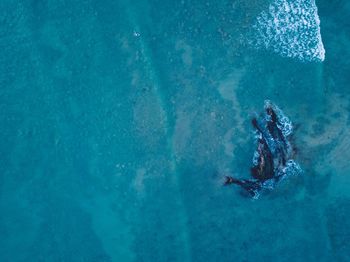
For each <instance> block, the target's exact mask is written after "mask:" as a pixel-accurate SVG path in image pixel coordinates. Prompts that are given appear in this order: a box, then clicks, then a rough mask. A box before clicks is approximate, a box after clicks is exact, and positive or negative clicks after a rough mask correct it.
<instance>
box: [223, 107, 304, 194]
mask: <svg viewBox="0 0 350 262" xmlns="http://www.w3.org/2000/svg"><path fill="white" fill-rule="evenodd" d="M252 125H253V127H254V128H255V134H256V139H257V149H256V151H255V153H254V158H253V166H252V168H251V176H252V177H251V178H249V179H237V178H234V177H231V176H226V181H225V185H229V184H236V185H239V186H240V187H241V188H243V189H244V190H246V191H247V192H248V193H249V194H250V195H251V196H252V197H253V198H258V197H259V195H260V192H261V191H262V190H272V189H274V188H275V186H276V185H277V184H278V183H279V182H280V181H282V180H283V179H285V178H286V177H288V176H290V175H297V174H300V173H301V169H300V167H299V165H298V164H297V163H296V162H295V161H294V160H293V156H294V150H293V146H292V145H291V142H290V138H291V134H292V131H293V127H292V123H291V122H290V120H289V119H288V118H287V117H286V116H285V115H284V114H283V112H282V111H281V110H280V109H279V108H278V107H277V106H276V105H274V104H272V103H271V102H270V101H265V107H264V112H263V113H261V114H260V115H259V116H257V117H255V118H253V120H252Z"/></svg>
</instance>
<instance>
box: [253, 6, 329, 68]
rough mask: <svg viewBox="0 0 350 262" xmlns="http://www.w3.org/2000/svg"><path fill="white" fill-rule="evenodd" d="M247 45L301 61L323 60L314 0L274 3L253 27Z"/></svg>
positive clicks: (262, 13) (323, 51)
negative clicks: (250, 39) (250, 44)
mask: <svg viewBox="0 0 350 262" xmlns="http://www.w3.org/2000/svg"><path fill="white" fill-rule="evenodd" d="M253 29H254V30H253V31H254V37H253V40H252V41H251V43H252V44H253V45H254V46H255V47H257V48H264V49H267V50H271V51H273V52H275V53H278V54H280V55H282V56H284V57H291V58H297V59H300V60H302V61H318V62H322V61H323V60H324V59H325V49H324V46H323V43H322V38H321V31H320V19H319V17H318V13H317V6H316V3H315V1H314V0H274V1H273V3H271V4H270V6H269V9H268V10H267V11H263V12H261V13H260V15H259V16H258V17H257V20H256V22H255V24H254V25H253Z"/></svg>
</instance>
